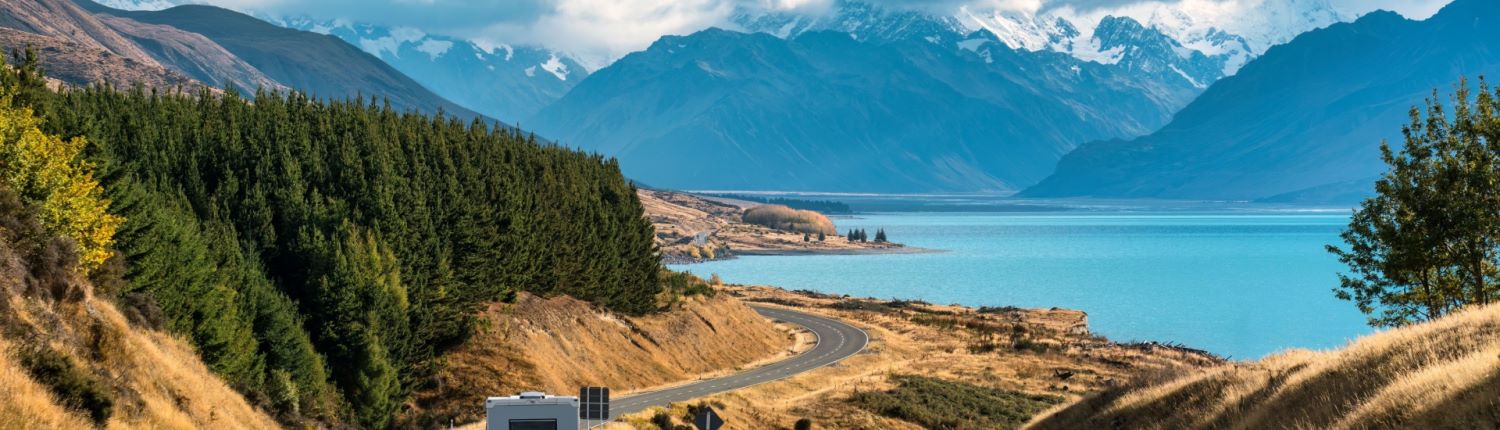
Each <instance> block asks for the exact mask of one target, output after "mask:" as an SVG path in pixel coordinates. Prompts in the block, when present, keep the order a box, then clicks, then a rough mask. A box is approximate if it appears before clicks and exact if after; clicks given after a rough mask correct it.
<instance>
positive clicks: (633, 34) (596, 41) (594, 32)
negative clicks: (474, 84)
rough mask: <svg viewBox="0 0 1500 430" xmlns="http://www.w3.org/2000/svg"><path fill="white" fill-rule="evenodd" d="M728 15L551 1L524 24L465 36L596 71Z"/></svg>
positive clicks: (719, 3)
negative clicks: (542, 50) (569, 58)
mask: <svg viewBox="0 0 1500 430" xmlns="http://www.w3.org/2000/svg"><path fill="white" fill-rule="evenodd" d="M733 12H734V3H733V2H731V1H727V0H554V2H553V4H552V5H550V8H548V9H547V10H544V11H542V12H541V13H539V14H537V15H536V16H535V17H534V18H532V19H531V20H529V21H523V22H515V21H512V22H499V23H494V24H491V25H489V26H486V27H485V28H482V29H480V30H478V31H476V32H474V33H473V34H469V35H466V36H468V37H472V38H475V39H480V40H487V41H491V42H505V43H518V44H529V45H539V46H546V47H549V48H553V49H558V50H562V51H564V52H568V53H570V54H573V55H574V56H575V57H577V58H578V59H579V60H580V61H581V62H583V63H584V65H585V66H588V67H589V68H597V67H601V66H603V65H605V64H608V63H609V62H611V61H614V60H615V59H617V58H619V57H620V56H623V55H625V54H626V53H629V52H632V51H637V50H640V49H643V48H645V47H646V46H649V45H650V44H651V43H652V42H654V41H656V39H659V38H661V36H663V35H668V34H686V33H692V32H695V31H698V30H702V29H704V28H708V27H711V26H714V25H720V24H722V23H724V22H725V20H726V19H728V17H729V16H730V14H731V13H733Z"/></svg>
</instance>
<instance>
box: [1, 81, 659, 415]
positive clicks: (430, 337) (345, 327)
mask: <svg viewBox="0 0 1500 430" xmlns="http://www.w3.org/2000/svg"><path fill="white" fill-rule="evenodd" d="M33 62H34V60H33ZM38 76H40V72H39V68H38V67H35V65H34V64H33V65H30V66H28V65H24V64H23V65H22V66H21V67H11V68H0V85H4V86H5V87H6V88H20V87H22V86H24V87H25V89H24V90H19V89H18V90H17V91H16V94H18V95H17V96H16V97H14V99H13V100H14V101H16V102H17V103H20V102H21V101H22V100H25V106H30V107H32V108H34V109H36V112H35V113H36V115H37V116H38V117H40V118H43V119H44V120H43V121H41V122H40V123H38V124H36V125H37V127H38V128H39V129H40V131H41V132H43V134H45V135H51V136H57V137H59V138H60V139H58V141H61V142H64V143H69V142H78V143H79V144H77V145H75V146H73V147H65V146H66V145H41V146H35V147H36V148H62V149H70V150H71V149H78V151H77V153H76V154H74V155H77V156H79V158H82V159H83V160H82V161H86V162H87V163H92V164H94V165H96V166H98V172H99V173H98V174H99V182H100V183H101V184H102V186H103V195H102V197H103V199H100V200H112V201H113V204H109V205H105V206H103V207H105V208H107V210H108V211H107V212H101V213H104V214H107V215H112V216H117V217H122V218H123V223H122V224H120V225H119V226H118V232H117V233H116V234H114V235H113V236H114V240H115V242H114V243H113V245H111V246H102V247H99V248H101V249H105V250H109V249H113V250H116V251H118V253H119V254H120V255H121V257H122V260H123V261H124V267H125V269H124V272H125V276H124V277H125V285H123V286H122V287H121V291H119V292H118V293H119V294H120V295H122V296H125V295H128V296H130V297H143V298H145V299H146V300H144V302H150V303H154V304H155V305H156V306H158V307H159V308H160V309H161V315H162V318H163V319H164V321H163V323H164V324H163V325H164V326H165V328H167V329H168V330H170V331H172V332H173V333H175V334H177V335H180V336H183V337H185V338H187V339H189V340H191V341H192V343H193V344H194V346H195V347H196V349H197V350H198V352H199V353H200V355H202V356H203V358H204V362H205V363H207V364H208V365H209V367H210V368H211V369H213V370H214V371H215V372H217V373H219V374H220V375H221V376H223V377H224V378H225V380H226V381H228V382H229V383H230V384H231V385H232V386H234V387H235V388H236V389H238V390H240V391H242V392H245V393H246V394H247V397H248V398H251V399H253V400H256V401H262V402H265V404H263V405H262V406H264V407H266V408H267V409H269V410H272V411H274V412H275V413H276V414H277V416H278V417H279V418H281V419H282V420H283V422H285V423H286V424H288V426H292V427H342V426H343V425H344V424H347V423H349V422H353V423H358V424H360V425H364V426H371V427H378V426H384V425H388V423H389V422H390V421H389V420H390V418H391V415H392V414H394V411H396V410H397V409H398V406H399V405H401V404H402V403H404V402H406V401H407V397H408V395H409V393H410V391H412V390H413V389H414V388H415V387H417V386H418V385H419V384H420V383H422V382H424V381H427V380H429V379H430V378H429V377H430V376H431V375H432V374H433V373H435V372H437V371H438V370H439V369H440V366H441V363H442V359H441V358H442V354H444V353H445V352H447V351H449V350H451V349H452V348H454V347H456V346H457V345H459V344H461V343H462V342H463V341H464V340H465V339H467V338H468V336H470V335H471V334H472V333H473V331H474V330H473V327H474V318H475V314H476V311H477V309H478V307H479V306H482V305H483V304H485V303H487V302H493V301H503V300H510V299H512V298H514V297H515V294H516V293H517V292H519V291H529V292H532V293H536V294H541V295H554V294H568V295H572V296H575V297H578V298H580V299H583V300H588V301H591V302H593V303H595V304H598V305H600V306H602V307H605V308H608V309H612V310H615V311H619V312H623V313H628V314H641V313H647V312H653V311H655V310H657V309H658V308H657V306H658V304H657V301H656V300H657V296H658V293H659V292H661V291H662V288H663V285H662V280H661V278H660V276H661V270H662V266H661V263H660V260H659V259H658V257H657V254H656V252H657V250H656V248H655V246H654V244H653V236H654V231H653V229H652V227H651V224H650V222H649V221H648V220H646V219H645V218H644V217H643V216H642V208H641V205H640V201H639V199H638V198H637V196H636V190H635V188H634V187H633V186H632V185H631V184H630V183H629V182H627V181H625V180H624V178H623V176H622V175H621V174H620V171H619V165H618V163H617V162H616V161H615V160H612V159H605V158H603V157H600V156H598V155H593V154H585V153H580V152H576V151H572V150H569V149H567V148H563V147H559V146H555V145H541V144H538V143H537V142H536V140H535V139H534V138H533V137H532V136H529V135H525V134H522V133H521V132H519V131H516V130H513V129H509V128H505V127H500V126H496V127H490V126H487V125H485V124H483V123H478V122H461V121H456V120H453V119H452V118H448V117H443V116H428V115H422V114H418V113H414V112H399V111H395V110H393V109H391V108H390V107H389V105H388V104H377V103H372V102H369V101H366V100H347V101H323V100H318V99H314V98H311V97H308V96H306V95H303V94H300V93H290V94H280V93H274V92H258V93H256V94H255V95H254V96H253V97H252V98H251V99H249V100H247V99H246V98H243V97H241V96H240V95H239V94H238V93H236V92H234V91H232V90H231V91H226V92H223V93H214V92H210V91H207V90H202V91H199V92H197V93H195V94H182V93H162V92H151V93H148V92H146V91H143V90H140V89H136V90H131V91H123V92H122V91H116V90H113V89H109V88H102V87H96V88H87V89H64V90H61V91H59V92H54V91H51V90H48V89H46V88H45V87H44V86H43V85H41V84H38V83H37V82H39V79H38V78H37V77H38ZM20 94H24V95H25V96H24V97H22V96H20ZM74 138H81V139H78V140H75V139H74ZM49 142H51V141H50V140H49ZM54 143H55V142H54ZM74 177H75V178H83V179H87V178H86V177H84V176H79V175H75V176H74ZM86 182H87V181H80V182H79V183H86ZM80 189H81V188H80ZM96 197H97V196H96ZM73 218H77V219H84V217H69V219H73ZM101 219H102V218H101ZM101 243H102V242H101ZM349 310H354V311H353V312H346V311H349ZM308 420H312V421H317V422H308ZM319 422H320V423H319Z"/></svg>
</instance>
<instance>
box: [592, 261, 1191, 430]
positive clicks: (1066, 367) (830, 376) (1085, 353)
mask: <svg viewBox="0 0 1500 430" xmlns="http://www.w3.org/2000/svg"><path fill="white" fill-rule="evenodd" d="M725 291H726V292H728V293H730V294H733V295H735V296H738V297H741V298H742V299H743V300H747V301H756V302H762V303H769V304H777V305H784V306H788V307H791V308H794V309H797V310H799V311H804V312H813V313H818V314H823V315H829V316H834V317H839V318H842V319H843V320H845V321H847V322H850V323H851V324H854V325H856V326H858V327H860V328H861V329H864V330H865V331H866V332H867V333H869V335H870V344H869V346H868V347H866V348H865V350H864V351H863V352H861V353H860V354H857V355H855V356H854V357H851V358H849V359H847V360H845V361H843V362H840V363H838V364H836V365H832V366H827V367H823V368H820V369H816V370H813V371H810V372H807V373H803V374H799V375H796V376H793V377H791V378H787V379H784V380H780V381H775V382H770V383H766V384H761V385H757V386H753V387H749V388H745V389H740V390H736V391H732V392H729V393H723V394H718V395H714V396H710V397H707V398H705V399H700V400H699V401H706V402H711V404H713V405H714V406H715V409H716V410H717V411H719V412H720V413H721V415H722V416H724V418H725V420H726V421H727V422H729V423H733V425H734V427H733V428H744V429H760V428H791V427H792V426H793V424H794V423H795V422H796V421H797V420H798V419H800V418H810V419H812V420H813V422H814V425H815V427H814V428H820V429H920V428H921V427H920V426H917V425H915V424H912V423H909V422H905V421H901V420H897V419H892V418H888V417H884V416H880V415H876V414H873V413H871V412H869V411H866V410H864V409H860V408H859V407H857V406H855V405H853V404H851V403H850V402H849V398H850V396H851V395H853V394H854V393H855V392H856V391H867V390H886V389H889V388H891V387H892V385H891V381H890V376H891V375H894V374H915V375H925V376H932V377H938V378H943V379H948V380H954V381H962V382H966V383H971V384H978V385H983V386H988V387H994V388H1002V389H1007V390H1015V391H1024V392H1030V393H1045V394H1053V395H1061V396H1065V397H1068V398H1070V399H1071V398H1078V397H1079V396H1080V395H1082V394H1086V393H1091V392H1096V391H1099V390H1103V389H1105V388H1107V387H1109V386H1111V385H1112V384H1115V383H1116V381H1121V380H1125V379H1130V378H1134V377H1138V376H1140V375H1143V374H1147V373H1155V372H1161V371H1165V369H1176V368H1182V367H1189V368H1197V367H1201V366H1206V365H1211V364H1214V363H1217V362H1218V361H1217V360H1216V359H1213V358H1211V357H1206V356H1200V355H1197V354H1194V353H1190V352H1184V351H1181V350H1176V349H1171V348H1160V347H1136V346H1127V345H1119V344H1114V343H1111V342H1108V341H1107V340H1103V339H1100V338H1096V337H1093V336H1090V335H1089V334H1088V333H1087V331H1086V318H1085V315H1084V314H1083V313H1082V312H1078V311H1071V310H1061V309H1058V310H1040V309H1015V310H1008V311H1005V312H996V313H987V314H980V313H979V312H977V310H975V309H970V308H964V307H959V306H943V305H928V304H902V305H901V306H900V310H891V309H890V308H889V307H868V308H862V307H853V306H848V303H852V302H859V303H869V304H879V305H881V306H886V305H889V304H891V303H892V302H887V301H880V300H873V299H848V298H842V297H834V296H821V295H815V294H803V293H794V292H788V291H785V290H780V289H776V288H769V287H743V286H730V287H725ZM950 313H951V315H949V314H950ZM930 315H943V316H951V317H954V318H957V319H958V321H956V324H957V325H956V326H952V327H949V326H943V325H941V324H934V322H933V321H932V320H930V319H926V316H930ZM919 321H921V322H919ZM970 323H972V324H996V325H1004V326H1006V327H1011V326H1013V325H1023V326H1026V327H1030V328H1031V329H1032V330H1034V332H1035V333H1038V337H1039V339H1037V340H1038V341H1040V342H1043V343H1049V344H1052V345H1055V349H1052V350H1049V351H1047V352H1031V351H1014V350H1009V349H1001V350H997V351H992V352H975V351H971V350H970V349H969V346H970V345H971V344H972V343H973V341H974V340H975V337H976V334H975V332H974V331H973V330H970V329H968V328H965V327H964V324H970ZM1041 333H1046V334H1044V335H1043V334H1041ZM1041 337H1045V339H1042V338H1041ZM1056 371H1067V372H1073V373H1074V375H1073V376H1071V377H1069V378H1068V379H1067V380H1062V379H1060V378H1059V377H1058V376H1057V373H1055V372H1056ZM686 407H687V405H686V404H675V405H672V406H671V407H670V408H665V409H661V408H658V409H653V410H648V411H646V412H642V413H639V414H635V415H632V416H630V417H626V418H625V423H624V424H620V425H617V426H615V427H612V428H636V429H642V430H652V429H655V428H656V427H655V426H654V425H652V424H650V418H651V416H652V415H654V414H656V413H657V412H658V411H663V410H665V411H667V412H668V413H670V414H672V415H677V416H681V415H683V414H684V413H685V411H686ZM679 422H681V420H679Z"/></svg>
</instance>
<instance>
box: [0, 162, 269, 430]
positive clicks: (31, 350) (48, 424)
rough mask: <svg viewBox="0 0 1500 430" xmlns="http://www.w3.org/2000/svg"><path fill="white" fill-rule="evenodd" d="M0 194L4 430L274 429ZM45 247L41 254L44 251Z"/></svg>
mask: <svg viewBox="0 0 1500 430" xmlns="http://www.w3.org/2000/svg"><path fill="white" fill-rule="evenodd" d="M37 230H38V227H36V226H35V224H34V221H31V220H29V219H27V216H25V215H20V213H19V211H18V206H17V202H16V200H15V197H14V194H11V193H10V192H9V191H8V190H0V310H3V311H0V428H7V429H24V428H59V429H61V428H75V429H77V428H91V427H94V426H95V423H96V422H97V423H102V424H105V425H106V426H107V427H108V428H122V429H129V428H142V429H194V428H223V429H274V428H278V426H277V424H276V422H275V421H274V420H272V419H271V417H270V416H268V415H266V414H265V413H263V412H262V411H260V410H259V409H257V408H255V407H252V406H251V405H250V404H249V403H248V402H247V401H246V399H245V398H244V397H241V396H240V394H239V393H236V392H235V391H234V390H233V389H231V388H230V387H229V386H228V385H227V384H225V383H224V381H222V380H220V379H219V378H218V377H217V376H215V375H214V373H213V372H212V371H210V370H209V368H208V367H207V366H205V365H204V364H203V362H201V361H199V359H198V353H197V352H196V351H195V350H194V348H193V347H192V346H190V345H189V344H188V343H187V342H184V341H182V340H181V339H178V338H176V337H173V336H170V335H167V334H165V333H162V332H160V331H157V330H154V329H150V328H145V327H143V326H142V325H140V324H149V323H150V322H149V321H147V320H149V319H150V318H149V317H147V318H144V319H140V320H138V321H136V322H135V323H132V322H127V318H126V316H125V315H124V314H122V313H121V312H120V310H118V309H117V308H116V307H115V305H114V304H113V303H112V302H110V301H108V300H103V299H100V298H98V297H95V295H94V286H93V285H92V284H91V283H90V282H89V281H88V280H87V279H84V278H83V277H82V276H80V275H78V274H77V270H78V269H77V266H76V265H75V264H74V263H73V259H71V258H69V257H63V256H64V255H66V254H67V252H66V251H60V249H62V248H58V246H59V243H60V242H59V241H58V240H52V241H50V242H48V243H47V244H45V245H39V244H36V243H35V242H30V243H29V244H28V243H27V242H28V239H26V236H27V235H28V234H27V233H25V232H27V231H32V232H35V231H37ZM39 246H40V247H39Z"/></svg>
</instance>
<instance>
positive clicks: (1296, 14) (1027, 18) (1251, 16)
mask: <svg viewBox="0 0 1500 430" xmlns="http://www.w3.org/2000/svg"><path fill="white" fill-rule="evenodd" d="M959 15H960V22H962V23H964V24H965V25H970V26H976V27H982V28H985V29H987V30H989V31H990V32H993V33H995V34H996V35H997V36H999V37H1000V39H1001V40H1002V41H1005V42H1006V44H1008V45H1010V46H1011V47H1014V48H1020V49H1027V50H1031V51H1038V50H1051V51H1057V52H1065V53H1069V54H1073V55H1074V56H1076V57H1078V58H1081V59H1085V60H1104V61H1108V60H1110V59H1111V58H1112V57H1111V56H1109V55H1107V54H1108V52H1104V51H1105V50H1101V49H1099V48H1100V45H1101V43H1099V42H1100V41H1099V39H1100V37H1099V34H1100V33H1101V30H1105V31H1109V30H1113V29H1112V28H1110V27H1108V26H1107V24H1109V23H1110V21H1111V18H1116V19H1118V18H1129V19H1131V20H1133V21H1135V22H1137V23H1139V24H1140V25H1141V26H1142V27H1145V28H1147V29H1150V30H1152V31H1155V32H1158V33H1160V34H1162V35H1164V36H1166V37H1167V38H1170V39H1171V40H1172V41H1174V42H1176V44H1177V45H1180V46H1181V47H1182V48H1186V50H1187V51H1186V52H1181V54H1182V56H1183V57H1184V58H1187V57H1189V56H1190V52H1192V51H1196V52H1199V53H1202V54H1203V55H1204V56H1206V57H1209V58H1212V59H1214V61H1217V62H1221V63H1222V64H1223V68H1222V73H1221V76H1227V75H1232V74H1234V73H1235V72H1236V71H1238V70H1239V68H1240V67H1242V66H1244V65H1245V63H1247V62H1249V61H1250V60H1251V59H1253V58H1255V57H1257V56H1260V55H1261V54H1263V53H1265V51H1266V50H1267V49H1270V48H1271V47H1272V46H1275V45H1280V44H1283V43H1286V42H1289V41H1291V40H1292V38H1294V37H1297V35H1299V34H1302V33H1305V32H1308V31H1311V30H1315V29H1318V28H1323V27H1327V26H1329V25H1331V24H1334V23H1338V22H1345V21H1352V20H1353V19H1355V18H1357V14H1355V13H1351V12H1346V11H1342V10H1339V9H1338V8H1335V7H1334V6H1333V5H1332V4H1330V3H1329V2H1328V0H1245V1H1237V2H1225V1H1215V0H1182V1H1178V2H1158V1H1145V2H1139V3H1133V4H1127V5H1123V6H1118V7H1114V8H1099V9H1092V10H1088V11H1082V12H1080V11H1078V10H1075V9H1073V8H1072V7H1068V6H1064V7H1058V8H1053V9H1044V10H1042V11H1039V12H1015V11H1003V10H978V9H974V8H971V7H963V8H960V11H959ZM1101 54H1105V55H1101Z"/></svg>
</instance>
